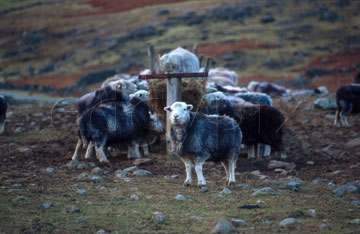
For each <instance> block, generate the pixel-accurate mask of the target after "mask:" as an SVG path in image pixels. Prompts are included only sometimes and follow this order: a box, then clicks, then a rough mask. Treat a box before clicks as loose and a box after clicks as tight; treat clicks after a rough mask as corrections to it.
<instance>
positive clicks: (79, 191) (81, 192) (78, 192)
mask: <svg viewBox="0 0 360 234" xmlns="http://www.w3.org/2000/svg"><path fill="white" fill-rule="evenodd" d="M76 193H77V194H79V195H83V194H85V193H86V190H85V189H79V190H78V191H77V192H76Z"/></svg>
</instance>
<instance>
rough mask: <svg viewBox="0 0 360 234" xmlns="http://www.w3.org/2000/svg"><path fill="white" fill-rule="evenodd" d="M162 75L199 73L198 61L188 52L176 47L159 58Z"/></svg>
mask: <svg viewBox="0 0 360 234" xmlns="http://www.w3.org/2000/svg"><path fill="white" fill-rule="evenodd" d="M159 64H160V72H162V73H193V72H199V69H200V68H199V59H198V58H197V57H196V55H195V54H193V53H191V52H190V51H188V50H186V49H183V48H181V47H178V48H177V49H175V50H172V51H170V53H168V54H164V55H163V56H161V57H160V62H159Z"/></svg>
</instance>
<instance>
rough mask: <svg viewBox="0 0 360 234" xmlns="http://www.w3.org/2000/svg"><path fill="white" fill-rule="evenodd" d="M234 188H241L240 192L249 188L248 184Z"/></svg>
mask: <svg viewBox="0 0 360 234" xmlns="http://www.w3.org/2000/svg"><path fill="white" fill-rule="evenodd" d="M236 187H237V188H241V189H242V190H247V189H249V188H250V185H249V184H237V185H236Z"/></svg>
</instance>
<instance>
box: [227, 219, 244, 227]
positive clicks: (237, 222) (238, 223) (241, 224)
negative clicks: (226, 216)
mask: <svg viewBox="0 0 360 234" xmlns="http://www.w3.org/2000/svg"><path fill="white" fill-rule="evenodd" d="M231 224H232V225H234V227H247V226H248V223H247V222H246V221H245V220H242V219H232V220H231Z"/></svg>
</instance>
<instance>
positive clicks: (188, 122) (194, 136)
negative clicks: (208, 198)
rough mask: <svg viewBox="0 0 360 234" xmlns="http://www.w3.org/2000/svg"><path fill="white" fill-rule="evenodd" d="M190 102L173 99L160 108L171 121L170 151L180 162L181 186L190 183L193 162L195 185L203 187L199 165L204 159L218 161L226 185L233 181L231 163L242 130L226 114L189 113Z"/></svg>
mask: <svg viewBox="0 0 360 234" xmlns="http://www.w3.org/2000/svg"><path fill="white" fill-rule="evenodd" d="M192 108H193V106H192V105H188V104H186V103H185V102H175V103H173V104H172V105H171V106H168V107H165V108H164V110H165V111H167V112H169V116H170V122H171V133H170V143H171V151H172V153H174V154H176V155H177V156H178V157H180V159H181V160H182V161H183V162H184V164H185V168H186V180H185V182H184V185H185V186H188V185H190V184H191V182H192V178H191V168H192V167H193V166H194V165H195V171H196V174H197V178H198V185H199V186H200V187H205V185H206V182H205V178H204V176H203V173H202V166H203V164H204V163H205V161H206V160H211V161H214V162H221V163H222V165H223V166H224V168H225V171H226V175H227V181H228V184H229V185H232V184H234V183H235V165H236V161H237V158H238V154H239V148H240V144H241V140H242V133H241V130H240V128H239V126H238V124H237V123H236V122H235V121H234V120H233V119H231V118H229V117H227V116H218V115H204V114H200V113H192V112H190V110H191V109H192Z"/></svg>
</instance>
